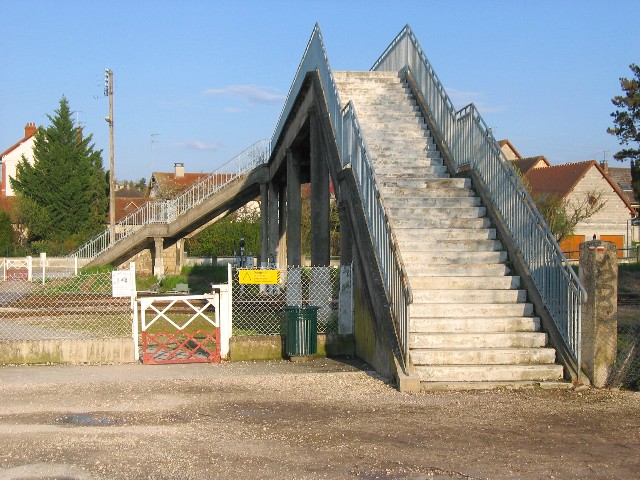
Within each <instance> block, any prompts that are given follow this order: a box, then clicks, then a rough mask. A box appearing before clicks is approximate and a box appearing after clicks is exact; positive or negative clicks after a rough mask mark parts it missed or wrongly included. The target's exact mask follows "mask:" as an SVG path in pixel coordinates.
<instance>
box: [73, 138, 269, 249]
mask: <svg viewBox="0 0 640 480" xmlns="http://www.w3.org/2000/svg"><path fill="white" fill-rule="evenodd" d="M270 154H271V149H270V143H269V141H268V140H260V141H258V142H256V143H255V144H253V145H252V146H251V147H249V148H247V149H246V150H244V151H243V152H242V153H240V154H238V155H236V156H235V157H233V158H232V159H231V160H229V161H228V162H227V163H225V164H224V165H222V166H220V167H219V168H218V169H217V170H216V171H215V172H213V173H211V174H210V175H208V176H207V177H205V178H203V179H201V180H200V181H198V182H196V183H194V184H193V185H192V186H191V187H190V188H189V189H188V190H186V191H185V192H183V193H181V194H180V195H178V196H177V197H175V198H172V199H168V200H152V201H149V202H146V203H145V204H144V205H142V206H141V207H140V208H138V209H137V210H136V211H134V212H132V213H130V214H129V215H127V216H126V217H124V218H123V219H122V220H120V221H119V222H117V223H116V225H115V228H114V229H113V230H112V229H111V228H107V229H106V230H104V231H103V232H102V233H100V234H98V235H96V236H95V237H94V238H92V239H91V240H89V241H88V242H87V243H85V244H84V245H82V246H81V247H80V248H79V249H78V250H76V251H75V252H73V253H72V254H70V255H69V256H70V257H78V258H86V259H92V258H95V257H97V256H98V255H100V254H101V253H102V252H104V251H106V250H107V249H108V248H110V247H112V246H113V245H114V244H115V243H117V242H120V241H122V240H123V239H125V238H127V237H129V236H130V235H132V234H134V233H135V232H136V231H137V230H139V229H140V228H141V227H143V226H145V225H152V224H169V223H171V222H173V221H174V220H176V219H177V218H178V217H179V216H180V215H181V214H182V213H184V212H186V211H187V210H189V209H190V208H193V207H195V206H196V205H199V204H201V203H203V202H204V201H205V200H207V199H208V198H210V197H211V196H212V195H213V194H215V193H216V192H218V191H220V190H221V189H222V188H223V187H225V186H226V185H228V184H229V183H231V182H232V181H234V180H236V179H237V178H239V177H241V176H243V175H246V174H248V173H249V172H250V171H251V170H253V169H254V168H256V167H257V166H259V165H262V164H264V163H266V162H267V161H268V160H269V156H270Z"/></svg>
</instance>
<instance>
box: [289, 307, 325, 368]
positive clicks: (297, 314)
mask: <svg viewBox="0 0 640 480" xmlns="http://www.w3.org/2000/svg"><path fill="white" fill-rule="evenodd" d="M319 309H320V307H314V306H304V307H296V306H286V307H284V312H285V317H286V332H287V333H286V343H285V345H286V351H287V356H289V357H306V356H310V355H315V354H316V353H318V310H319Z"/></svg>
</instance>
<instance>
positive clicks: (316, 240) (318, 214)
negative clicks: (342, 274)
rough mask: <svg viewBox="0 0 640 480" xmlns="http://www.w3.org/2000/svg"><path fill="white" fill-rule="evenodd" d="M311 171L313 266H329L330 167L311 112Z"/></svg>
mask: <svg viewBox="0 0 640 480" xmlns="http://www.w3.org/2000/svg"><path fill="white" fill-rule="evenodd" d="M309 123H310V125H309V129H310V137H311V138H310V142H309V143H310V157H311V158H310V167H311V168H310V170H311V265H312V266H314V267H325V266H328V265H329V260H330V258H331V257H330V255H331V249H330V237H329V167H328V165H327V163H326V162H325V161H324V156H323V151H322V141H321V137H320V125H319V122H318V118H317V116H316V112H315V111H314V110H311V111H309Z"/></svg>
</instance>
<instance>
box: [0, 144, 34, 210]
mask: <svg viewBox="0 0 640 480" xmlns="http://www.w3.org/2000/svg"><path fill="white" fill-rule="evenodd" d="M34 142H35V138H34V137H30V138H29V139H27V140H26V141H24V142H23V143H21V144H20V145H19V146H18V147H16V148H14V149H13V150H12V151H11V152H9V153H7V154H6V155H5V156H4V157H2V163H3V164H4V165H5V177H4V178H3V179H2V181H3V182H4V184H5V188H6V190H5V191H6V193H5V195H6V196H7V197H11V196H14V195H15V193H14V192H13V188H11V182H10V181H9V178H16V167H17V166H18V162H20V160H22V156H23V155H24V157H25V158H26V159H27V161H28V162H29V163H31V164H33V144H34Z"/></svg>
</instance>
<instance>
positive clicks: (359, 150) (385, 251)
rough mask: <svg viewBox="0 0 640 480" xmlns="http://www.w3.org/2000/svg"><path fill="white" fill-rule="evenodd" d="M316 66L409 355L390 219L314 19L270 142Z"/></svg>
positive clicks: (405, 296)
mask: <svg viewBox="0 0 640 480" xmlns="http://www.w3.org/2000/svg"><path fill="white" fill-rule="evenodd" d="M310 71H317V72H318V74H319V76H320V81H321V83H322V90H323V94H324V97H325V101H326V105H327V108H328V111H329V117H330V119H331V125H332V127H333V130H334V137H335V140H336V144H337V147H338V152H340V156H341V159H342V164H343V166H345V167H346V166H348V165H349V164H350V165H351V167H352V169H353V173H354V175H355V177H356V183H357V185H358V189H359V191H360V197H361V199H362V205H363V208H364V213H365V217H366V219H367V224H368V227H369V233H370V235H371V239H372V241H373V243H374V250H375V254H376V258H377V261H378V267H379V269H380V273H381V275H382V278H383V281H384V286H385V289H386V295H387V299H386V301H387V303H388V305H389V307H390V308H391V312H392V316H393V317H394V323H395V326H396V328H397V329H398V341H399V343H400V350H401V355H402V360H403V362H405V365H406V359H407V355H408V344H409V342H408V331H409V330H408V328H407V326H408V308H409V304H410V303H411V301H412V299H411V298H412V297H411V289H410V287H409V285H408V280H407V276H406V273H405V270H404V266H403V263H402V259H401V258H400V256H399V252H398V251H397V250H396V248H395V246H396V242H395V238H394V236H393V233H392V230H391V226H390V225H389V222H388V219H387V215H386V213H385V210H384V206H383V204H382V201H381V199H380V194H379V191H378V187H377V185H376V183H375V178H374V175H373V171H372V166H371V165H372V164H371V161H370V159H369V155H368V153H367V149H366V147H365V144H364V141H363V139H362V136H361V134H360V127H359V125H358V121H357V118H356V115H355V110H354V109H353V105H352V104H351V103H350V104H349V105H348V106H346V107H345V109H344V110H343V108H342V103H341V101H340V95H339V94H338V90H337V88H336V83H335V80H334V78H333V73H332V71H331V67H330V65H329V59H328V57H327V52H326V49H325V46H324V42H323V40H322V34H321V32H320V27H319V26H318V25H317V24H316V25H315V27H314V29H313V32H312V34H311V38H310V39H309V42H308V43H307V48H306V49H305V52H304V55H303V57H302V60H301V61H300V64H299V66H298V70H297V72H296V75H295V78H294V80H293V82H292V84H291V88H290V89H289V93H288V95H287V100H286V101H285V104H284V107H283V108H282V112H281V114H280V119H279V120H278V124H277V126H276V128H275V131H274V133H273V137H272V140H271V148H272V150H274V149H275V147H276V144H277V142H278V140H279V137H280V134H281V133H282V130H283V128H284V124H285V122H286V120H287V117H288V115H289V113H290V112H291V109H292V108H293V104H294V102H295V99H296V97H297V95H298V92H299V90H300V88H301V87H302V83H303V82H304V79H305V77H306V75H307V73H308V72H310Z"/></svg>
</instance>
